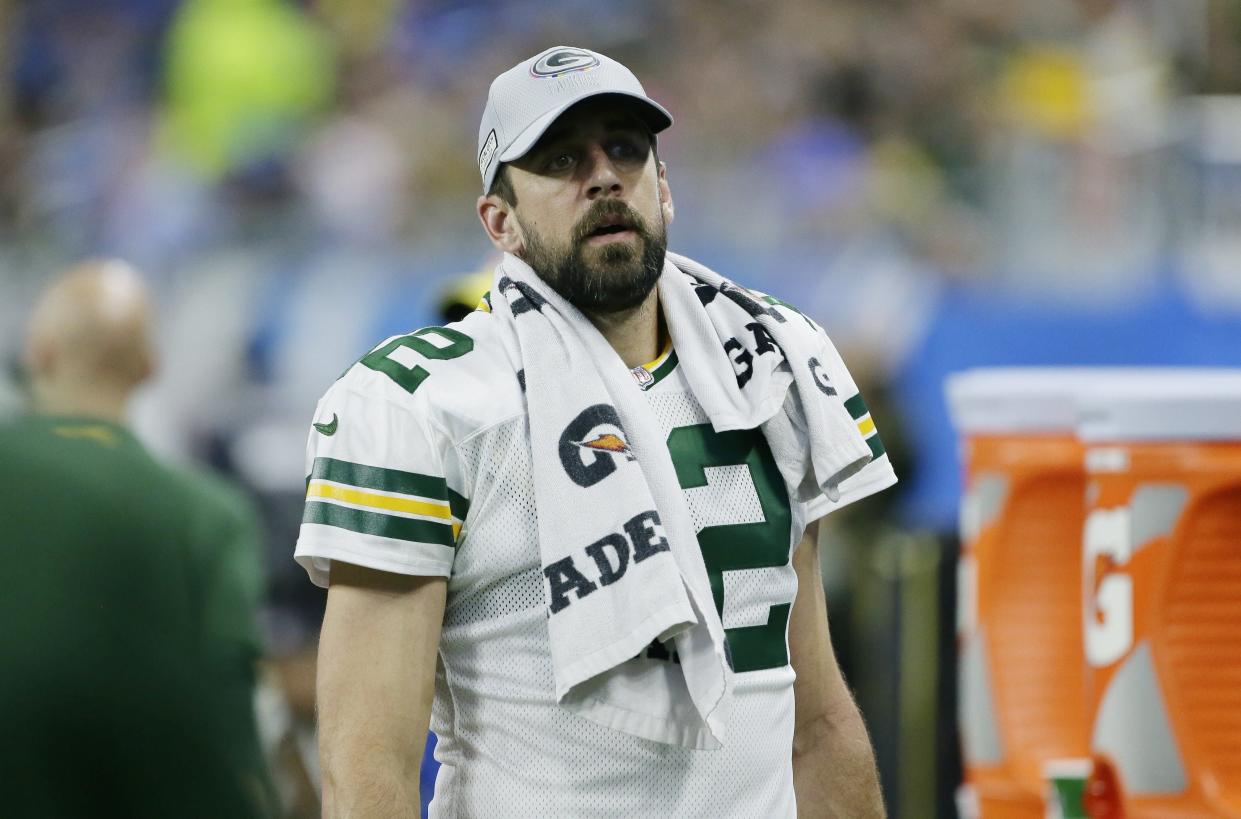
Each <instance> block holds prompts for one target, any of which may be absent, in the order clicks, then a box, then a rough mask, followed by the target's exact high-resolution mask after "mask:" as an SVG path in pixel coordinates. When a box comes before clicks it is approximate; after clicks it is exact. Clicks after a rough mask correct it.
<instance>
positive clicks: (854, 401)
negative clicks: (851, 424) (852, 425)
mask: <svg viewBox="0 0 1241 819" xmlns="http://www.w3.org/2000/svg"><path fill="white" fill-rule="evenodd" d="M845 409H847V410H848V411H849V415H850V416H851V417H852V418H853V420H854V421H857V420H859V419H861V418H862V416H864V415H866V413H868V412H870V410H869V409H867V408H866V402H865V401H863V400H862V394H861V393H860V392H859V393H858V394H857V395H855V396H853V397H852V398H850V399H849V400H848V401H846V402H845Z"/></svg>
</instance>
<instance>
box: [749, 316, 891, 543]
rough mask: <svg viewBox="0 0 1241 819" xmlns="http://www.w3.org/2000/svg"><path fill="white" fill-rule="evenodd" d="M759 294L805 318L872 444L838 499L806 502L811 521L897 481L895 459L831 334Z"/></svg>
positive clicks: (806, 514)
mask: <svg viewBox="0 0 1241 819" xmlns="http://www.w3.org/2000/svg"><path fill="white" fill-rule="evenodd" d="M758 295H759V297H760V298H761V299H762V300H763V301H764V302H766V303H767V304H769V305H771V306H772V307H773V308H779V309H782V310H783V311H784V313H785V316H786V317H787V318H788V319H790V320H791V321H794V322H798V321H801V322H804V323H805V329H806V330H807V331H808V332H810V333H812V334H813V335H814V338H815V340H816V343H818V344H819V346H820V350H821V351H822V352H821V355H820V358H821V359H822V362H823V366H824V369H826V370H827V375H828V379H829V381H830V382H831V384H832V385H833V386H834V387H835V389H836V392H837V394H838V395H839V396H840V398H841V399H842V400H843V401H844V404H845V409H846V410H847V411H848V412H849V416H850V417H851V418H853V421H854V422H855V423H856V424H857V427H858V432H859V433H861V435H862V438H863V439H864V440H865V441H866V445H867V446H869V447H870V453H871V460H870V462H869V463H868V464H866V466H864V467H862V469H861V470H860V471H858V472H857V473H856V474H854V475H852V476H850V477H849V478H847V479H845V480H844V481H843V482H842V483H841V484H840V499H839V500H837V501H832V500H831V499H830V498H828V497H827V496H826V495H819V496H818V497H815V498H811V499H810V500H808V501H806V502H805V503H804V504H803V513H804V520H805V521H806V522H807V523H809V522H810V521H814V520H818V519H819V518H821V517H823V516H824V515H827V514H830V513H831V512H834V511H836V510H837V509H841V508H843V507H845V506H848V505H849V504H851V503H853V502H854V501H858V500H861V499H862V498H865V497H868V496H870V495H873V494H875V493H876V492H880V491H882V490H884V489H887V488H888V487H889V486H892V485H893V484H895V483H896V472H894V471H893V469H892V462H891V460H890V459H889V458H888V453H887V450H886V449H885V448H884V446H883V439H882V438H881V437H879V429H878V428H877V427H876V426H875V420H874V419H873V418H872V417H871V415H870V409H869V408H868V407H867V406H866V400H865V399H864V398H862V393H861V391H859V390H858V387H857V384H856V383H855V382H854V380H853V376H852V375H850V374H849V368H848V367H846V366H845V362H844V359H842V358H841V357H840V353H839V352H838V351H837V350H836V345H835V344H833V343H832V341H831V339H830V338H828V336H827V333H826V332H825V331H824V330H823V328H822V327H820V326H819V325H818V324H816V323H815V322H814V321H812V320H811V319H809V318H807V317H806V316H804V315H803V314H802V313H801V312H800V311H799V310H797V308H795V307H793V306H792V305H790V304H788V303H786V302H783V301H780V300H779V299H777V298H774V297H772V296H768V295H766V294H762V293H759V294H758Z"/></svg>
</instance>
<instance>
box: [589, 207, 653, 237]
mask: <svg viewBox="0 0 1241 819" xmlns="http://www.w3.org/2000/svg"><path fill="white" fill-rule="evenodd" d="M617 220H620V221H623V222H625V223H626V224H627V225H629V227H630V228H631V229H632V230H633V231H634V232H635V233H637V234H638V235H639V236H642V237H644V238H646V237H649V235H650V232H649V231H648V230H647V227H646V221H645V220H643V218H642V216H641V215H640V214H639V213H638V212H637V211H636V210H634V209H633V208H631V207H630V206H629V205H627V204H625V203H624V202H622V201H620V200H619V199H600V200H599V201H598V202H595V203H594V204H593V205H591V206H590V210H588V211H586V214H585V215H584V216H582V218H581V219H579V220H578V221H577V224H576V225H574V226H573V243H574V244H581V243H582V242H584V241H586V239H587V238H588V237H589V236H590V235H591V234H592V233H594V232H595V231H596V230H598V229H599V228H601V227H603V226H604V225H605V224H609V223H615V222H616V221H617Z"/></svg>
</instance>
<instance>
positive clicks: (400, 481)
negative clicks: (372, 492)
mask: <svg viewBox="0 0 1241 819" xmlns="http://www.w3.org/2000/svg"><path fill="white" fill-rule="evenodd" d="M310 479H311V480H323V481H332V482H334V483H343V484H347V485H349V486H357V487H360V488H362V489H378V490H380V491H381V492H399V493H401V494H403V495H417V496H418V497H421V498H429V499H431V500H438V501H447V500H448V499H449V498H448V482H447V481H445V480H444V479H443V478H437V477H435V476H433V475H419V474H418V473H417V472H402V471H401V470H399V469H385V468H383V467H379V466H367V465H365V464H355V463H353V462H352V461H341V460H338V459H336V458H315V464H314V468H313V469H312V470H311V473H310ZM454 494H455V493H454Z"/></svg>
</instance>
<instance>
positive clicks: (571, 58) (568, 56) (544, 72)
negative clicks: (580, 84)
mask: <svg viewBox="0 0 1241 819" xmlns="http://www.w3.org/2000/svg"><path fill="white" fill-rule="evenodd" d="M598 64H599V58H598V57H596V56H595V55H594V54H591V53H590V52H589V51H586V50H585V49H581V48H554V49H552V50H551V51H548V52H546V53H545V54H543V55H542V56H541V57H539V58H538V59H537V60H535V61H534V65H532V66H530V73H531V74H532V75H533V76H535V77H559V76H561V75H562V74H568V73H569V72H571V71H585V70H587V69H589V68H594V67H595V66H597V65H598Z"/></svg>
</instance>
